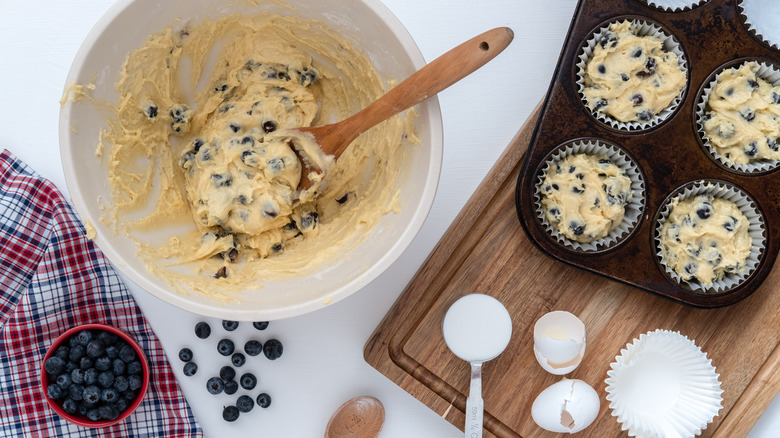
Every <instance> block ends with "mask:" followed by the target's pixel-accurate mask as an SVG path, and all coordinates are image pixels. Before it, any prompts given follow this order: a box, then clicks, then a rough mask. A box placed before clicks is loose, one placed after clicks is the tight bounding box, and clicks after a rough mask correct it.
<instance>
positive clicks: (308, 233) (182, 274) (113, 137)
mask: <svg viewBox="0 0 780 438" xmlns="http://www.w3.org/2000/svg"><path fill="white" fill-rule="evenodd" d="M116 87H117V90H118V91H119V95H120V99H119V103H118V104H117V105H116V106H115V107H113V108H111V110H112V112H113V113H114V114H115V117H113V118H111V119H110V120H109V123H110V128H109V129H107V130H105V131H104V132H103V133H102V135H101V142H100V145H99V146H98V156H99V157H100V156H103V155H107V166H108V170H109V180H110V184H111V189H112V198H113V199H112V203H111V204H110V205H107V206H106V210H107V211H110V214H109V215H107V216H106V217H105V218H104V223H106V224H108V225H111V226H113V228H114V229H115V230H122V231H124V232H126V233H127V234H128V235H130V236H131V237H132V238H133V239H134V240H136V241H137V242H138V245H139V248H140V253H139V255H140V256H141V257H142V258H143V259H144V261H145V262H146V265H147V268H148V269H149V270H150V271H152V272H154V273H155V274H157V275H159V276H161V277H163V278H165V279H166V280H168V282H169V283H170V284H171V286H172V287H174V288H176V289H177V290H180V291H185V290H187V289H189V290H195V291H200V292H203V293H206V294H208V295H210V296H212V297H214V298H216V299H223V300H228V299H231V298H230V294H231V292H232V291H238V290H241V289H246V288H256V287H260V284H261V283H262V282H263V281H267V280H270V279H277V278H282V277H285V276H291V275H301V274H304V273H306V272H307V271H311V270H314V269H316V268H317V267H319V266H321V265H322V264H324V263H327V262H328V261H330V260H333V259H335V258H337V257H339V256H340V255H342V254H343V253H344V252H345V251H347V250H348V249H349V248H351V247H352V246H354V245H356V244H357V243H359V241H360V240H361V239H362V238H364V237H365V236H366V235H367V234H368V233H369V231H370V230H371V229H372V228H373V227H374V226H375V225H376V224H377V223H378V222H379V220H380V219H381V218H382V217H383V216H384V215H386V214H388V213H390V212H394V211H397V210H398V209H399V204H398V200H397V197H398V190H397V189H396V188H395V180H396V178H397V177H398V174H399V172H400V169H401V167H402V163H403V161H404V158H405V156H406V152H407V148H404V147H403V146H404V145H405V144H408V143H409V142H416V141H417V138H416V135H415V133H414V130H413V128H412V123H413V118H414V117H413V116H414V112H413V111H409V112H407V115H406V117H401V116H398V117H394V118H392V119H390V120H388V121H386V122H384V123H382V124H380V125H379V126H377V127H375V128H373V129H371V130H369V131H367V132H366V133H364V134H363V135H361V136H360V137H359V138H358V139H357V140H356V141H355V142H353V143H352V145H351V146H350V148H349V149H347V151H346V152H345V153H344V154H343V155H342V156H341V157H340V159H339V161H338V162H337V163H334V162H333V158H332V157H325V156H324V155H322V154H320V155H317V154H313V153H311V145H309V146H308V147H307V151H308V153H307V154H304V155H303V156H304V157H306V159H307V160H309V163H310V164H313V165H314V167H316V168H321V169H327V173H326V174H327V181H326V182H324V183H323V182H322V181H321V175H320V174H318V173H314V172H312V173H310V174H309V175H308V177H309V178H310V179H311V180H312V181H313V182H314V185H313V186H312V188H311V189H310V190H307V191H303V192H301V191H299V190H298V189H297V186H298V182H299V179H300V178H301V162H300V160H299V158H298V156H297V154H296V153H295V150H294V149H295V148H293V147H292V145H293V144H296V145H299V144H305V143H306V142H305V141H304V140H305V139H302V138H297V137H295V136H294V135H292V134H291V133H290V132H288V131H285V130H286V129H289V128H297V127H301V126H310V125H319V124H325V123H331V122H334V121H338V120H342V119H344V118H346V117H348V116H349V115H351V114H353V113H355V112H357V111H358V110H359V109H361V108H363V107H365V106H366V105H368V104H369V103H371V102H373V101H374V100H376V98H378V97H379V96H381V95H382V94H384V93H385V92H386V91H387V85H386V83H385V82H384V81H383V80H382V79H381V78H380V77H379V75H378V73H377V72H376V70H375V69H374V67H373V65H372V64H371V62H370V61H369V59H368V58H367V56H366V55H365V54H363V53H362V52H359V51H358V50H357V49H355V47H354V46H353V44H352V43H351V42H350V41H348V40H346V39H345V38H343V37H342V36H340V35H338V34H337V33H335V32H333V31H332V30H330V29H328V28H327V26H326V25H325V24H324V23H321V22H317V21H314V20H301V19H295V18H289V17H281V16H272V15H267V14H259V15H256V16H239V15H234V16H227V17H223V18H220V19H218V20H213V21H205V22H202V23H199V24H195V25H189V24H188V25H185V26H184V27H182V28H181V29H178V30H174V29H173V28H167V29H165V30H164V31H162V32H160V33H158V34H155V35H152V36H151V37H150V38H149V39H148V40H147V41H146V42H145V43H144V44H143V45H142V46H141V47H139V48H138V49H137V50H136V51H134V52H132V53H131V54H130V55H129V56H128V58H127V60H126V62H125V65H124V67H123V70H122V73H121V77H120V81H119V82H118V83H117V84H116ZM193 221H194V226H193V225H192V224H193ZM160 230H165V232H164V233H163V234H164V235H168V236H170V235H172V234H175V236H176V237H172V238H169V239H167V240H166V241H164V242H161V241H160V239H159V237H158V236H159V235H160V234H159V231H160ZM171 230H175V232H174V233H172V232H171ZM183 268H186V269H183ZM191 268H194V272H195V274H193V269H191ZM182 286H187V287H186V288H184V287H182Z"/></svg>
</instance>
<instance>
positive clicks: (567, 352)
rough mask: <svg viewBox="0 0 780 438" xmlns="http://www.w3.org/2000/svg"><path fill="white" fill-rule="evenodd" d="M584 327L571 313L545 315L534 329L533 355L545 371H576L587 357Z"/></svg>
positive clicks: (556, 372) (565, 372) (561, 372)
mask: <svg viewBox="0 0 780 438" xmlns="http://www.w3.org/2000/svg"><path fill="white" fill-rule="evenodd" d="M585 345H586V342H585V324H583V322H582V321H580V319H579V318H577V317H576V316H574V315H573V314H571V313H569V312H564V311H554V312H550V313H547V314H545V315H544V316H542V317H541V318H539V319H538V320H537V321H536V324H535V325H534V355H535V356H536V360H537V362H539V365H541V366H542V368H544V370H545V371H547V372H549V373H552V374H555V375H563V374H568V373H570V372H572V371H574V369H575V368H577V366H578V365H579V364H580V361H582V357H583V355H584V354H585Z"/></svg>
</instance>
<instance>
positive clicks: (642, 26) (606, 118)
mask: <svg viewBox="0 0 780 438" xmlns="http://www.w3.org/2000/svg"><path fill="white" fill-rule="evenodd" d="M624 22H630V23H632V24H633V25H634V29H635V30H636V34H637V35H638V36H640V37H642V36H648V35H653V36H656V37H658V38H660V39H661V40H662V41H663V48H664V50H665V51H667V52H672V53H674V54H675V55H677V59H678V62H679V64H680V68H681V69H682V71H683V72H684V73H685V85H684V86H683V88H682V89H681V90H680V93H679V94H678V95H677V97H675V98H674V100H672V102H671V103H670V104H669V105H668V106H667V107H666V108H664V109H663V110H661V111H660V112H659V113H658V114H655V115H654V116H653V118H652V119H650V120H649V121H647V122H641V121H633V122H621V121H619V120H617V119H615V118H614V117H612V116H610V115H609V114H606V113H605V112H603V111H598V110H591V109H590V108H589V107H588V99H587V98H586V97H585V88H586V86H585V71H586V67H587V65H588V62H589V61H590V60H591V58H593V51H594V49H595V47H596V44H598V42H599V41H600V40H601V38H602V37H603V36H604V33H606V32H607V31H609V28H610V26H612V25H613V24H620V23H624ZM579 59H580V61H579V62H578V63H577V77H576V84H577V87H578V90H579V95H580V98H581V99H582V103H583V104H584V105H585V108H586V109H587V110H588V111H590V113H591V114H593V117H595V118H596V119H597V120H599V121H601V122H602V123H605V124H607V125H608V126H611V127H612V128H614V129H619V130H621V131H629V132H638V131H644V130H647V129H650V128H652V127H654V126H657V125H659V124H660V123H662V122H663V121H664V120H666V119H668V118H669V117H670V116H671V115H672V114H674V112H675V110H676V109H677V108H678V107H679V106H680V103H681V102H682V98H683V96H684V95H685V91H686V90H687V88H688V61H687V59H686V57H685V53H684V52H683V50H682V47H681V46H680V43H679V42H678V41H677V40H676V39H675V38H674V37H673V36H671V35H667V34H666V33H665V32H664V30H663V29H661V27H660V26H658V25H657V24H654V23H651V22H648V21H645V20H639V19H635V20H626V19H621V20H616V21H612V22H610V23H608V24H606V25H604V26H602V27H600V28H599V29H598V30H596V31H595V32H594V33H593V35H592V36H591V37H590V38H589V39H588V40H587V42H586V43H585V46H584V47H583V48H582V50H581V51H580V55H579Z"/></svg>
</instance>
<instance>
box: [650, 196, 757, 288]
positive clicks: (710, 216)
mask: <svg viewBox="0 0 780 438" xmlns="http://www.w3.org/2000/svg"><path fill="white" fill-rule="evenodd" d="M749 225H750V224H749V222H748V219H747V218H746V217H745V215H744V214H743V213H742V211H740V210H739V208H738V207H737V205H736V204H734V203H733V202H731V201H727V200H724V199H720V198H714V197H713V196H712V195H710V194H702V195H699V196H696V197H694V198H692V199H686V200H675V201H673V204H672V209H671V212H670V213H669V217H668V218H667V220H666V221H664V224H663V225H662V226H661V250H662V251H663V256H664V260H665V261H664V263H665V264H666V265H667V266H668V267H670V268H671V269H672V270H674V272H676V273H677V274H678V275H680V277H682V279H683V280H685V281H692V280H694V281H698V282H700V283H702V284H704V285H708V286H709V285H712V283H713V282H715V281H717V280H721V279H722V278H723V277H724V276H725V275H727V274H738V273H740V272H742V271H743V270H744V269H745V261H746V260H747V258H748V255H749V254H750V249H751V247H752V240H751V238H750V235H749V234H748V227H749Z"/></svg>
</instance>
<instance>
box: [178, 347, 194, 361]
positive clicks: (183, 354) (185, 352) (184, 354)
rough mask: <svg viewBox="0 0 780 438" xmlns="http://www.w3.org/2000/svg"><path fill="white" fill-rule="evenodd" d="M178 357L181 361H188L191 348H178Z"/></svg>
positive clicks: (190, 357)
mask: <svg viewBox="0 0 780 438" xmlns="http://www.w3.org/2000/svg"><path fill="white" fill-rule="evenodd" d="M179 359H180V360H181V361H182V362H189V361H191V360H192V350H190V349H189V348H182V349H181V350H179Z"/></svg>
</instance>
